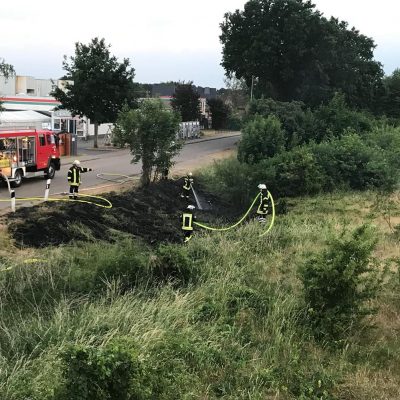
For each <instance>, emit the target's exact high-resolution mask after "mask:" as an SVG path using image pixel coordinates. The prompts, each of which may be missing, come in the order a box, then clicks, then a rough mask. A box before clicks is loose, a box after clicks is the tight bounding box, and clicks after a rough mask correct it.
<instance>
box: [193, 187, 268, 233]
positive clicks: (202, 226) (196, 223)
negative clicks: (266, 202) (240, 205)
mask: <svg viewBox="0 0 400 400" xmlns="http://www.w3.org/2000/svg"><path fill="white" fill-rule="evenodd" d="M267 192H268V197H269V198H270V199H271V205H272V217H271V222H270V224H269V226H268V229H267V230H266V231H265V232H263V233H262V234H261V235H260V237H261V236H264V235H266V234H267V233H268V232H269V231H270V230H271V229H272V227H273V225H274V222H275V203H274V198H273V197H272V195H271V193H270V192H269V191H267ZM259 196H260V193H258V194H257V196H256V197H255V198H254V200H253V202H252V203H251V206H250V207H249V209H248V210H247V211H246V213H245V214H244V215H243V217H242V218H240V220H239V221H237V222H236V223H234V224H233V225H231V226H227V227H223V228H215V227H211V226H208V225H205V224H202V223H200V222H196V221H194V222H193V224H194V225H197V226H200V227H201V228H204V229H207V230H210V231H229V230H230V229H233V228H235V227H236V226H238V225H239V224H241V223H242V222H243V221H244V219H245V218H246V217H247V216H248V215H249V213H250V211H251V209H252V208H253V207H254V204H255V203H256V201H257V199H258V197H259Z"/></svg>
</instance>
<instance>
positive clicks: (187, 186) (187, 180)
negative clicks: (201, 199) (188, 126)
mask: <svg viewBox="0 0 400 400" xmlns="http://www.w3.org/2000/svg"><path fill="white" fill-rule="evenodd" d="M191 185H193V178H190V177H188V176H186V177H185V181H184V183H183V189H184V190H190V187H191Z"/></svg>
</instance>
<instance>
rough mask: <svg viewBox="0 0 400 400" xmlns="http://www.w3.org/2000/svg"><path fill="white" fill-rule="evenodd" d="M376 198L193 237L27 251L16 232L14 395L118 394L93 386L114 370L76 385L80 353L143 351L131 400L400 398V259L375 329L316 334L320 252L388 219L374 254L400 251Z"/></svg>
mask: <svg viewBox="0 0 400 400" xmlns="http://www.w3.org/2000/svg"><path fill="white" fill-rule="evenodd" d="M375 198H376V194H374V193H371V192H365V193H343V194H341V193H338V194H332V195H321V196H316V197H312V198H299V199H296V200H293V201H292V203H293V204H291V207H290V211H289V213H288V214H286V215H283V216H279V217H278V218H277V221H276V226H275V227H274V229H273V230H272V231H271V233H270V234H269V235H268V236H267V237H263V238H260V237H259V234H260V233H261V232H262V228H263V227H262V226H261V225H260V224H258V223H255V222H250V223H248V224H246V225H244V226H242V227H240V228H239V229H237V230H234V231H230V232H226V233H211V234H208V233H198V234H197V235H196V238H195V239H193V240H192V241H191V242H190V243H189V245H188V246H186V247H183V246H181V245H166V246H163V247H161V248H159V249H154V248H150V247H147V246H145V245H142V244H138V243H133V242H132V241H131V240H130V239H126V238H125V239H124V238H121V240H120V241H119V243H118V244H113V245H110V244H107V243H101V242H95V243H88V244H81V245H75V246H65V247H58V248H47V249H43V250H30V249H26V250H16V249H14V248H13V247H12V244H11V243H10V242H9V241H8V240H7V238H6V236H5V233H4V232H2V239H1V244H2V247H1V257H2V258H1V260H2V267H1V270H2V272H1V276H0V305H1V309H0V398H1V399H4V400H11V399H18V400H21V399H38V400H39V399H40V400H46V399H62V398H69V399H89V398H91V399H94V398H99V399H100V398H104V399H105V398H110V399H114V398H118V397H115V396H116V395H114V397H112V396H111V397H101V395H100V394H99V393H103V394H104V393H106V392H107V390H108V391H109V393H111V392H112V390H113V389H112V388H111V386H112V385H111V386H109V387H108V388H107V389H102V388H97V390H98V392H96V393H97V394H96V395H97V397H95V395H93V394H87V395H85V393H86V392H85V391H86V390H89V389H88V386H92V387H93V385H95V384H96V382H97V381H96V379H99V380H101V379H102V378H99V376H101V374H100V375H96V374H93V373H92V375H91V377H92V382H91V384H90V383H89V385H87V383H88V382H87V381H86V380H85V378H82V380H81V381H79V382H75V383H74V384H75V386H76V387H75V388H73V387H72V386H73V385H74V384H71V380H72V379H73V377H74V376H78V375H79V376H80V377H82V376H89V375H90V372H88V373H87V374H86V375H85V372H82V371H89V370H90V367H87V369H86V370H85V369H81V370H79V371H80V372H79V373H78V372H77V375H74V370H73V367H71V365H73V364H74V362H75V361H76V359H73V357H74V355H75V356H76V355H77V354H80V356H82V354H86V355H87V354H89V356H88V357H89V358H90V357H92V359H93V360H95V361H90V363H89V364H91V363H96V362H97V363H98V365H103V364H102V362H103V361H104V360H109V358H107V357H108V355H109V353H107V351H110V352H111V353H112V351H114V350H115V351H116V353H115V354H117V356H116V357H117V358H118V355H120V354H121V352H122V354H128V358H129V357H130V360H131V361H130V364H129V363H128V364H127V365H129V366H130V368H131V369H132V373H131V374H130V379H131V383H132V384H131V385H130V387H127V388H126V390H125V389H124V390H125V391H124V390H123V391H122V392H121V393H122V394H121V393H120V394H119V396H120V397H119V398H121V399H124V398H127V399H128V398H131V399H180V398H182V399H183V398H184V399H196V398H198V399H208V398H209V399H212V398H226V399H268V398H270V399H334V398H339V399H363V400H368V399H371V400H372V399H398V398H400V369H399V365H400V342H399V341H400V340H399V335H398V333H399V330H400V319H399V312H400V296H399V294H398V293H399V288H400V284H399V274H398V271H397V270H396V269H395V263H393V264H391V266H392V271H393V272H392V273H390V274H388V275H387V277H386V280H385V284H384V285H383V287H382V290H381V291H380V292H379V295H378V297H377V298H376V299H374V300H372V303H373V305H374V306H376V307H377V309H376V312H375V314H374V315H373V316H371V317H369V318H368V319H367V320H366V322H368V323H369V324H370V325H373V326H374V328H373V329H360V330H358V331H357V332H353V333H352V334H351V336H349V337H348V338H347V339H346V343H345V345H344V346H338V347H335V346H333V347H332V346H331V344H329V343H328V344H327V343H323V342H322V343H321V342H317V341H316V340H315V339H314V338H313V335H312V332H311V329H310V328H309V324H308V323H307V321H308V318H309V316H308V307H307V305H306V304H305V303H304V296H303V288H302V285H301V282H300V280H299V275H298V268H299V267H300V266H301V265H304V263H306V260H307V259H308V258H309V256H310V255H311V254H315V253H320V252H321V251H322V250H323V249H324V248H326V246H327V244H328V243H329V242H330V241H331V239H332V238H333V237H334V236H337V235H339V234H341V233H342V232H343V231H352V230H353V229H354V228H355V227H357V226H359V225H360V224H362V223H365V222H371V223H372V224H374V225H375V226H376V228H375V229H376V235H377V238H378V244H377V247H376V249H375V252H374V256H376V257H377V258H378V259H379V260H380V261H381V263H382V264H383V260H384V259H389V258H393V259H394V258H399V257H400V246H399V240H400V237H399V236H396V233H393V232H392V231H391V230H390V229H389V227H388V224H387V223H386V222H385V220H384V219H383V218H382V217H381V216H379V215H378V214H377V213H375V212H374V211H373V203H374V201H375ZM393 213H394V214H396V213H397V216H399V215H400V214H399V212H398V210H397V211H396V212H393ZM393 221H394V222H395V220H393V218H392V222H393ZM11 254H12V256H11ZM8 267H12V268H11V269H9V270H5V269H7V268H8ZM71 346H72V350H71ZM77 349H78V351H77ZM79 349H80V350H81V352H80V353H79ZM102 349H104V352H103V350H102ZM85 352H86V353H85ZM71 354H72V355H73V356H71ZM82 357H83V356H82ZM83 358H84V357H83ZM102 360H103V361H102ZM132 360H134V361H132ZM74 365H75V364H74ZM104 365H106V367H104V368H105V369H107V368H108V367H107V365H108V364H107V362H106V361H105V364H104ZM104 365H103V366H104ZM80 367H82V365H80ZM110 368H111V367H110ZM100 370H101V368H100ZM111 370H112V368H111ZM75 372H76V371H75ZM92 372H93V371H92ZM111 375H112V373H111ZM105 376H108V378H109V379H111V380H112V379H114V378H113V376H111V377H110V375H107V373H105ZM108 378H106V379H108ZM115 379H117V378H115ZM103 381H104V379H103ZM128 386H129V385H128ZM91 390H95V389H93V388H92V389H91ZM102 390H103V391H102ZM87 393H89V392H87ZM113 393H114V392H113ZM79 396H81V397H79ZM85 396H86V397H85ZM123 396H125V397H123ZM129 396H130V397H129Z"/></svg>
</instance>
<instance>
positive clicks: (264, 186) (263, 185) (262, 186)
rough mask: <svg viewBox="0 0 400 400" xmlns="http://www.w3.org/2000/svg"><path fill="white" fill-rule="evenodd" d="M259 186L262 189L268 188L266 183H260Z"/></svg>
mask: <svg viewBox="0 0 400 400" xmlns="http://www.w3.org/2000/svg"><path fill="white" fill-rule="evenodd" d="M257 187H258V188H259V189H260V190H263V189H266V188H267V186H266V185H265V184H264V183H260V184H259V185H258V186H257Z"/></svg>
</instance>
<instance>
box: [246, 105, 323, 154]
mask: <svg viewBox="0 0 400 400" xmlns="http://www.w3.org/2000/svg"><path fill="white" fill-rule="evenodd" d="M256 115H259V116H262V117H269V116H275V117H277V118H278V119H279V121H280V122H281V124H282V129H283V131H284V136H285V147H286V149H291V148H293V147H295V146H297V145H299V144H303V143H307V142H309V141H310V140H312V139H313V138H314V137H315V135H314V130H315V119H314V116H313V113H312V111H311V110H309V109H306V108H305V105H304V103H302V102H299V101H292V102H290V103H289V102H281V101H275V100H273V99H259V100H253V101H252V102H251V103H250V107H249V111H248V114H247V116H246V119H245V120H246V121H247V122H248V121H251V120H252V119H253V118H254V116H256Z"/></svg>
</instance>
